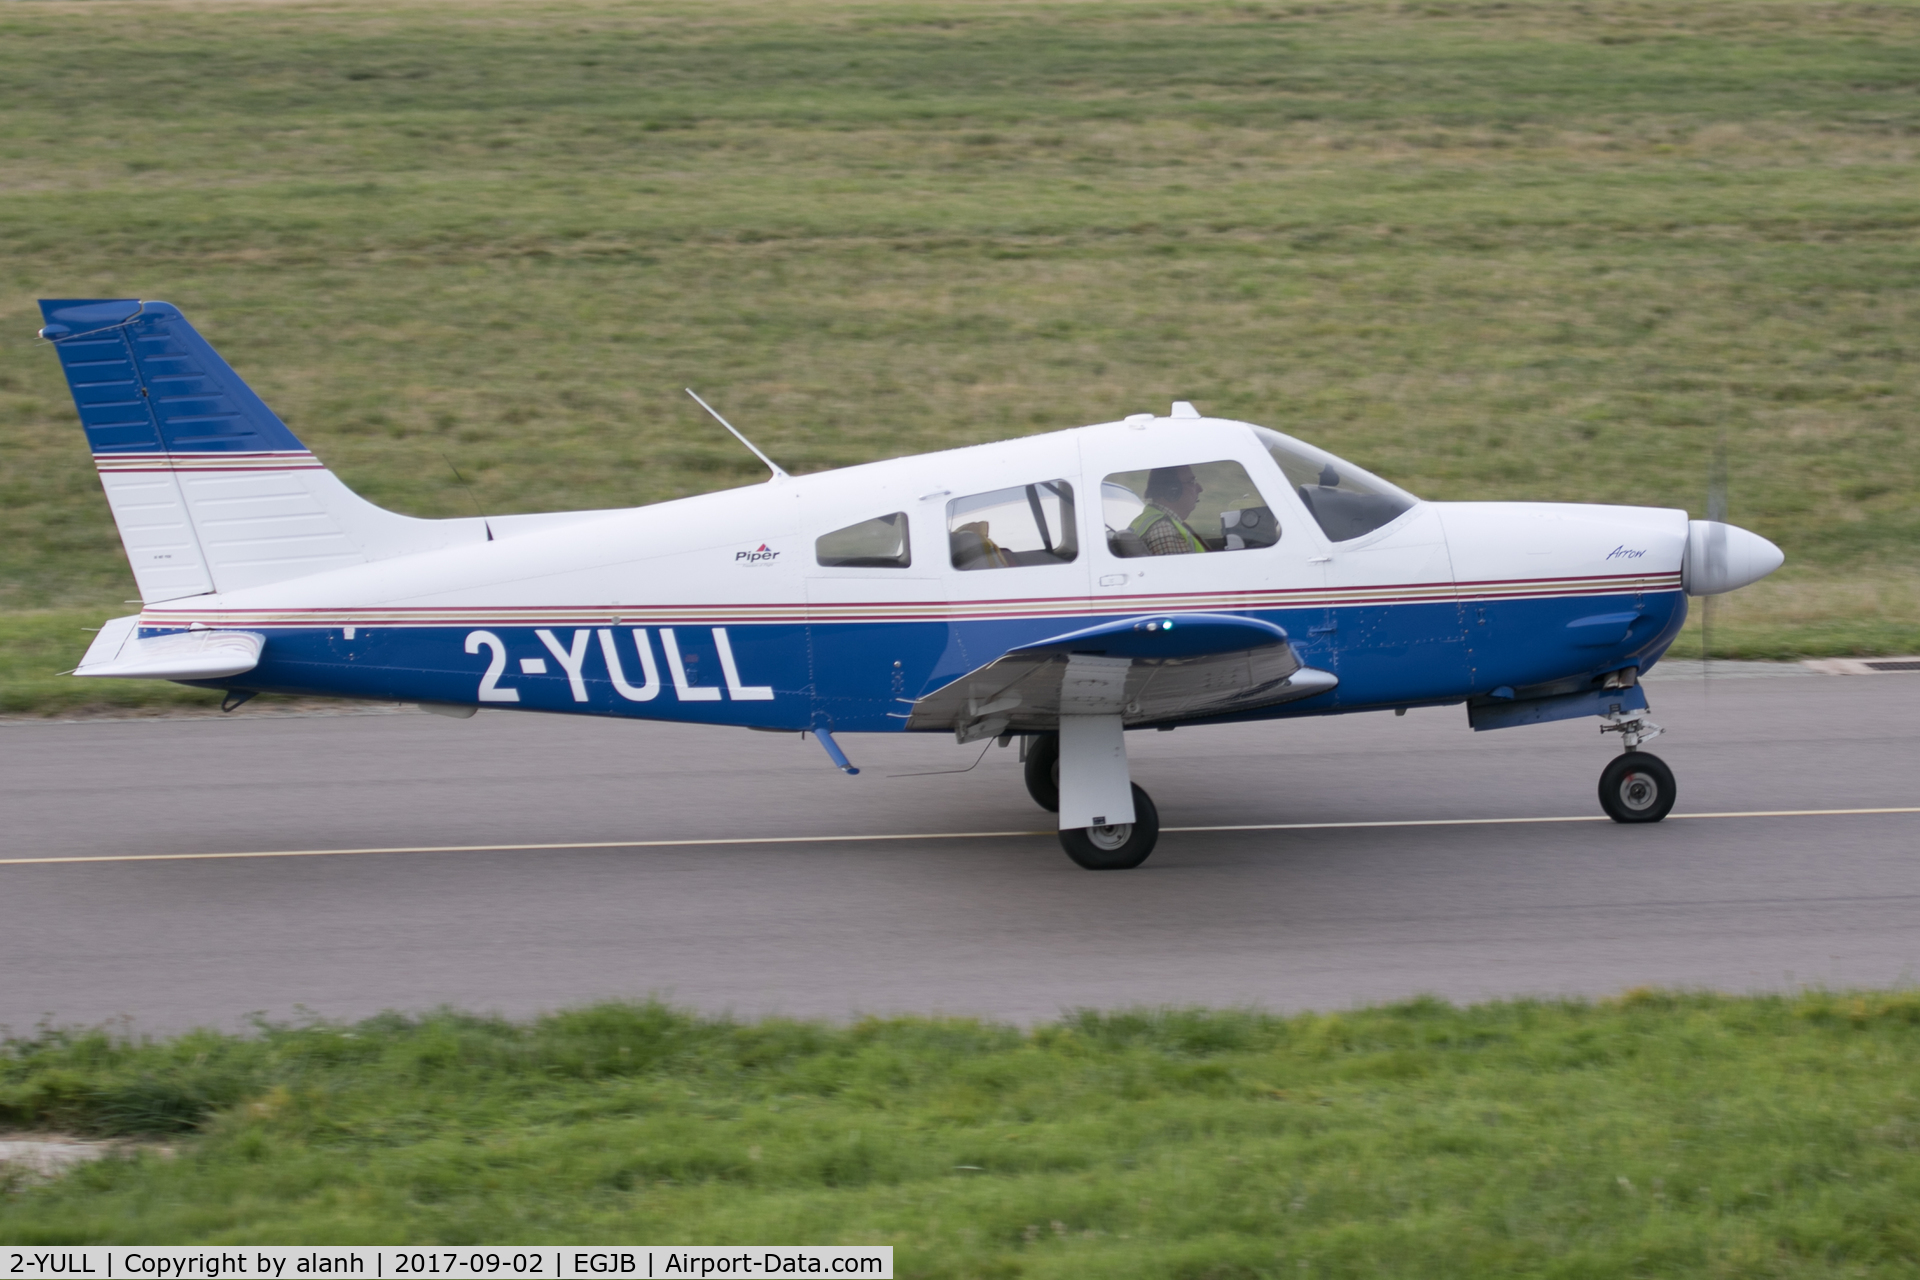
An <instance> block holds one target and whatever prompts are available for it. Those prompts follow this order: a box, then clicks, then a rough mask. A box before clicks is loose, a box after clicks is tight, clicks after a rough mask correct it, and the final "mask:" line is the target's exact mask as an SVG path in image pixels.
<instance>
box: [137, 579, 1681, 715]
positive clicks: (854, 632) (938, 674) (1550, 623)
mask: <svg viewBox="0 0 1920 1280" xmlns="http://www.w3.org/2000/svg"><path fill="white" fill-rule="evenodd" d="M1236 612H1242V613H1244V614H1245V616H1250V617H1257V618H1260V619H1262V620H1263V621H1267V622H1271V623H1274V624H1275V625H1277V626H1279V627H1281V628H1283V629H1285V630H1286V632H1287V633H1288V635H1289V636H1290V637H1292V641H1293V646H1294V649H1295V651H1296V652H1297V653H1298V654H1299V656H1300V659H1301V661H1302V662H1303V663H1305V664H1306V665H1308V666H1311V667H1318V668H1320V669H1322V670H1326V671H1331V672H1333V673H1334V674H1335V675H1337V676H1338V677H1339V678H1340V684H1339V686H1338V687H1337V688H1335V689H1334V690H1332V691H1331V692H1329V693H1326V694H1322V695H1320V696H1319V697H1316V698H1312V699H1309V700H1306V701H1302V702H1297V703H1288V704H1284V705H1282V706H1278V707H1273V708H1270V709H1266V710H1262V711H1256V712H1250V713H1247V714H1246V715H1244V716H1241V717H1237V718H1267V717H1276V716H1289V715H1312V714H1326V713H1329V712H1341V711H1357V710H1363V709H1368V708H1378V707H1389V706H1408V705H1417V704H1422V703H1441V702H1460V701H1464V700H1465V699H1467V698H1469V697H1472V696H1475V695H1477V694H1484V693H1487V692H1488V691H1490V690H1492V689H1495V688H1498V687H1500V686H1502V685H1506V686H1512V687H1516V688H1518V687H1523V686H1530V685H1538V684H1542V683H1545V682H1549V681H1554V680H1565V679H1569V678H1573V677H1578V676H1588V675H1597V674H1599V673H1602V672H1606V671H1611V670H1617V669H1618V668H1620V667H1622V666H1626V665H1629V664H1633V663H1638V664H1639V665H1640V666H1641V667H1642V668H1643V669H1644V668H1645V667H1648V666H1651V665H1652V663H1653V662H1655V661H1657V660H1658V658H1659V656H1660V655H1661V654H1662V653H1664V652H1665V651H1666V648H1667V646H1668V645H1669V644H1671V643H1672V642H1673V638H1674V636H1675V635H1677V634H1678V633H1679V630H1680V626H1681V624H1682V623H1683V622H1684V621H1685V619H1686V597H1685V596H1684V595H1683V594H1681V593H1680V592H1677V591H1665V592H1648V593H1645V594H1622V595H1610V596H1592V595H1583V596H1571V597H1547V598H1526V599H1509V600H1493V601H1481V602H1476V601H1451V600H1444V601H1432V602H1424V603H1404V604H1384V605H1354V606H1330V607H1325V608H1304V609H1278V610H1271V611H1236ZM1603 615H1619V617H1620V621H1619V623H1618V625H1617V627H1615V626H1602V627H1599V628H1596V627H1595V626H1594V625H1592V624H1591V620H1592V619H1593V618H1595V617H1596V616H1603ZM1125 616H1131V615H1128V614H1113V615H1109V617H1110V618H1115V619H1117V618H1120V617H1125ZM1103 620H1106V619H1103V618H1089V617H1088V616H1087V615H1084V614H1082V615H1077V616H1072V617H1028V618H1010V619H980V620H966V621H906V622H891V621H872V622H813V623H806V622H800V621H794V622H778V623H741V622H732V621H724V620H722V621H717V622H716V623H715V624H713V625H711V626H709V625H685V624H682V625H676V626H673V627H667V628H660V627H647V628H639V629H636V628H634V627H630V626H621V627H573V626H559V627H550V628H536V627H529V626H524V625H517V624H503V625H499V626H491V627H488V626H467V625H462V626H457V627H448V626H372V627H358V628H351V630H352V632H353V634H352V636H351V638H349V636H348V634H347V631H348V630H349V629H347V628H341V627H332V628H327V629H321V628H302V627H282V626H271V627H263V628H258V629H260V630H262V631H264V633H265V634H266V636H267V645H266V648H265V651H264V652H263V654H262V657H261V661H260V664H259V666H257V667H256V668H255V669H254V670H252V671H250V672H248V673H246V674H245V675H244V676H238V677H235V678H233V679H231V680H227V681H214V682H206V683H209V684H211V685H214V686H215V687H222V688H226V687H232V688H247V689H259V690H262V691H267V692H278V693H292V694H305V695H316V696H322V697H345V698H367V699H377V700H383V701H388V700H390V701H396V702H445V703H455V704H465V705H471V704H474V703H476V702H478V703H479V705H482V706H498V707H502V708H506V709H515V710H523V711H548V712H572V713H575V714H581V715H603V716H629V717H636V718H643V719H658V720H677V721H687V722H694V723H707V724H724V725H742V726H755V727H763V728H784V729H801V728H808V727H812V726H816V725H817V726H821V727H828V726H830V727H832V728H834V729H838V730H842V731H849V732H897V731H899V730H901V729H903V728H904V727H905V721H906V715H907V713H908V711H909V710H910V708H911V706H912V703H913V701H914V699H916V698H919V697H922V696H924V695H926V694H928V693H930V692H932V691H933V690H935V689H938V688H940V687H941V686H943V685H945V684H947V683H949V682H950V681H952V680H954V679H955V678H957V677H959V676H961V675H964V674H966V673H967V672H969V671H972V670H976V669H977V668H979V667H982V666H984V665H986V664H987V663H989V662H991V661H993V660H994V659H995V658H997V657H999V656H1000V655H1002V654H1004V653H1005V652H1007V651H1008V650H1009V649H1013V648H1017V647H1020V646H1022V645H1029V644H1034V643H1036V642H1038V641H1041V640H1044V639H1047V638H1049V637H1051V636H1055V635H1059V634H1061V633H1062V632H1067V631H1078V630H1082V629H1084V628H1086V627H1088V626H1089V625H1098V623H1099V622H1101V621H1103ZM1611 622H1612V619H1609V623H1610V624H1611ZM1575 623H1583V624H1585V625H1579V626H1576V625H1573V624H1575ZM172 629H173V628H167V629H166V630H172ZM543 631H544V633H545V634H544V635H543V634H542V632H543ZM603 632H604V633H605V635H604V636H603V635H602V633H603ZM158 633H159V632H158V631H157V630H150V631H148V632H146V633H145V634H158ZM476 636H484V637H485V639H484V640H479V639H476V638H475V637H476ZM643 649H644V651H643ZM669 649H671V650H672V652H671V653H669V652H668V650H669ZM496 650H498V651H499V652H498V653H496ZM729 659H730V660H731V665H732V670H731V671H729V670H727V667H728V661H729ZM490 668H491V669H497V674H496V676H495V678H494V679H493V680H492V681H491V682H489V681H487V680H486V676H487V673H488V671H489V669H490ZM569 668H572V669H571V670H569ZM616 668H617V670H616ZM649 675H651V676H652V679H651V680H649V679H648V676H649ZM616 677H617V678H616ZM483 684H486V685H487V686H488V688H487V689H486V690H485V691H483V689H482V685H483Z"/></svg>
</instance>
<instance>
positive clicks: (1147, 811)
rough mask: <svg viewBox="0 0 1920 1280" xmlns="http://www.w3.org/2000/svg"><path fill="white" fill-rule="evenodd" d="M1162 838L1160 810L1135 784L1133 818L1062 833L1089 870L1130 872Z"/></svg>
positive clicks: (1073, 854)
mask: <svg viewBox="0 0 1920 1280" xmlns="http://www.w3.org/2000/svg"><path fill="white" fill-rule="evenodd" d="M1027 759H1028V760H1032V759H1033V757H1032V756H1031V755H1029V756H1028V757H1027ZM1159 839H1160V811H1159V810H1158V809H1156V808H1154V807H1153V800H1152V799H1151V798H1150V797H1149V796H1148V795H1147V793H1146V792H1144V791H1142V790H1141V789H1140V785H1139V784H1138V783H1134V784H1133V821H1132V822H1116V823H1114V824H1113V825H1112V826H1108V827H1074V828H1071V829H1069V830H1066V831H1062V832H1061V833H1060V847H1061V848H1063V849H1065V850H1066V851H1067V856H1068V857H1069V858H1072V859H1073V860H1074V861H1075V862H1077V863H1079V864H1080V865H1081V866H1083V867H1085V868H1086V869H1087V870H1089V871H1130V870H1132V869H1133V868H1134V867H1137V866H1139V865H1140V864H1141V863H1143V862H1145V861H1146V860H1147V855H1148V854H1150V853H1152V852H1153V846H1154V845H1155V844H1156V843H1157V842H1158V841H1159Z"/></svg>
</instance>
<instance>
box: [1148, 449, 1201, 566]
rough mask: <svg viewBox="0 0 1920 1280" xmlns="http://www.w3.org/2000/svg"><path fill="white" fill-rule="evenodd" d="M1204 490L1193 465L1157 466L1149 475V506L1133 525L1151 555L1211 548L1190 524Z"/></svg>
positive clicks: (1183, 552)
mask: <svg viewBox="0 0 1920 1280" xmlns="http://www.w3.org/2000/svg"><path fill="white" fill-rule="evenodd" d="M1203 492H1205V490H1203V489H1202V488H1201V487H1200V482H1199V481H1198V480H1196V479H1194V478H1193V468H1192V467H1155V468H1154V469H1153V470H1152V471H1151V472H1149V473H1148V474H1147V493H1146V499H1147V507H1146V510H1144V511H1142V512H1141V513H1140V515H1139V518H1137V519H1136V520H1135V521H1134V522H1133V526H1132V528H1133V531H1134V532H1135V533H1137V534H1139V535H1140V540H1141V541H1142V542H1144V543H1146V544H1147V551H1148V552H1149V553H1150V554H1152V555H1156V556H1184V555H1191V554H1192V553H1194V552H1196V551H1205V550H1207V549H1208V548H1207V544H1206V543H1204V542H1202V541H1201V540H1200V535H1199V534H1197V533H1195V532H1194V531H1193V530H1192V529H1190V528H1188V527H1187V517H1188V516H1190V515H1192V514H1193V509H1194V507H1195V506H1196V505H1198V503H1199V501H1200V495H1201V494H1202V493H1203Z"/></svg>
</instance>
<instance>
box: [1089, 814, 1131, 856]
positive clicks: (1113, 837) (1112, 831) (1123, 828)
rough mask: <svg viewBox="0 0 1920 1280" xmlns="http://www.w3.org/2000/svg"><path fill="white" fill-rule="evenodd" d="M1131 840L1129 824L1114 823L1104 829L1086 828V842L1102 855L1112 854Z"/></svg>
mask: <svg viewBox="0 0 1920 1280" xmlns="http://www.w3.org/2000/svg"><path fill="white" fill-rule="evenodd" d="M1132 838H1133V824H1132V823H1131V822H1115V823H1110V824H1108V825H1107V826H1104V827H1088V828H1087V842H1088V843H1089V844H1091V845H1093V847H1094V848H1096V849H1099V850H1100V851H1101V852H1103V853H1112V852H1113V851H1114V850H1116V849H1119V848H1120V847H1122V846H1123V845H1125V844H1126V843H1127V841H1129V840H1131V839H1132Z"/></svg>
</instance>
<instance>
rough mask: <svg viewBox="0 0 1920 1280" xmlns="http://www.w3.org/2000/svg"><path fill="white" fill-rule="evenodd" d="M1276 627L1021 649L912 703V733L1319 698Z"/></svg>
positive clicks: (1175, 622) (1320, 687)
mask: <svg viewBox="0 0 1920 1280" xmlns="http://www.w3.org/2000/svg"><path fill="white" fill-rule="evenodd" d="M1338 683H1339V680H1338V679H1337V678H1336V677H1335V676H1333V675H1332V674H1331V673H1330V672H1326V671H1316V670H1313V669H1312V668H1310V667H1303V666H1301V665H1300V660H1299V658H1298V657H1296V656H1295V654H1294V652H1293V646H1292V645H1291V644H1289V643H1288V642H1287V633H1286V632H1285V631H1283V630H1282V629H1281V628H1279V627H1276V626H1274V625H1273V624H1271V623H1268V622H1261V621H1259V620H1258V619H1255V618H1241V617H1236V616H1234V615H1231V614H1175V615H1173V616H1171V617H1165V616H1155V617H1144V618H1123V619H1120V620H1119V621H1116V622H1109V623H1103V624H1101V625H1100V626H1097V627H1089V628H1087V629H1085V630H1083V631H1073V632H1069V633H1067V634H1066V635H1061V636H1055V637H1053V638H1052V639H1049V640H1042V641H1040V642H1038V643H1036V644H1030V645H1023V646H1022V647H1020V648H1018V649H1014V650H1012V651H1010V652H1009V653H1007V654H1005V655H1004V656H1002V657H1000V658H997V659H995V660H994V661H992V662H990V663H988V664H987V665H986V666H984V667H981V668H979V669H978V670H976V671H971V672H968V673H967V674H966V675H964V676H961V677H960V678H959V679H958V680H955V681H953V682H952V683H951V684H948V685H946V686H945V687H943V688H941V689H938V690H935V691H934V692H933V693H930V694H928V695H927V696H926V697H924V698H922V699H920V700H919V701H918V702H916V703H914V704H913V713H912V715H911V716H910V717H909V718H908V720H907V728H909V729H947V728H951V729H952V730H953V731H954V734H955V735H956V736H957V737H958V738H959V739H960V740H961V741H962V742H973V741H977V740H979V739H981V738H990V737H994V736H996V735H998V734H1001V733H1006V732H1010V731H1011V732H1016V733H1036V732H1048V731H1051V730H1054V729H1057V728H1058V727H1059V724H1060V717H1061V716H1063V715H1116V714H1117V715H1119V716H1120V717H1121V719H1122V721H1123V722H1124V723H1125V724H1127V725H1129V726H1133V725H1147V724H1166V723H1172V722H1176V721H1181V720H1198V719H1203V718H1206V717H1210V716H1222V715H1230V714H1232V713H1234V712H1238V711H1249V710H1252V709H1254V708H1256V707H1269V706H1273V705H1275V704H1277V703H1282V702H1293V701H1297V700H1298V699H1301V698H1310V697H1312V696H1314V695H1315V694H1319V693H1325V692H1326V691H1328V690H1329V689H1332V688H1333V687H1334V686H1335V685H1337V684H1338Z"/></svg>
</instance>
